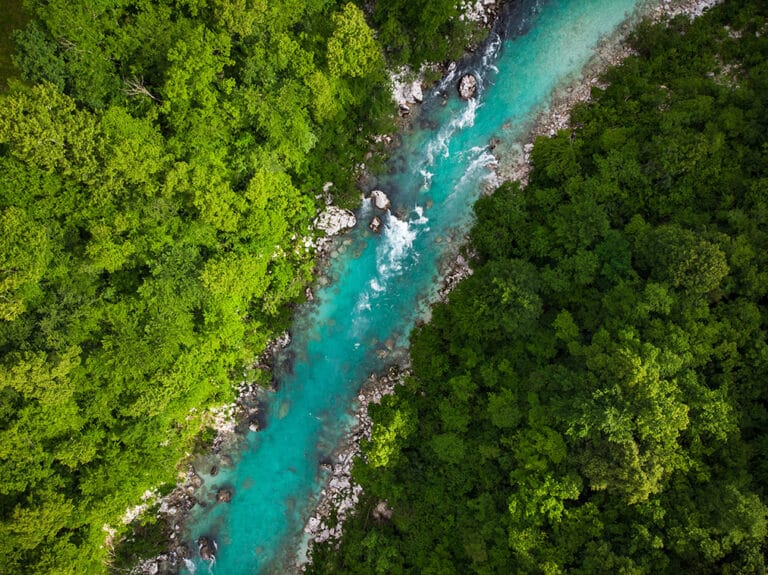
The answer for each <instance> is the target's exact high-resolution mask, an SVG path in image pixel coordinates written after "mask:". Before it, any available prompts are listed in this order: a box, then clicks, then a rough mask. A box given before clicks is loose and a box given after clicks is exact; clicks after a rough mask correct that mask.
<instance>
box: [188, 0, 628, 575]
mask: <svg viewBox="0 0 768 575" xmlns="http://www.w3.org/2000/svg"><path fill="white" fill-rule="evenodd" d="M636 4H638V2H637V0H539V1H533V0H522V1H518V2H516V3H515V4H514V8H513V9H512V10H510V13H509V14H508V18H507V20H506V22H505V24H504V28H505V29H504V30H502V31H500V33H499V34H497V35H494V36H493V37H492V38H491V39H490V42H489V43H488V44H487V46H486V47H485V48H484V50H483V52H482V53H478V54H477V55H476V56H475V57H474V58H472V59H468V60H467V61H466V62H465V63H464V64H463V65H460V66H459V69H458V70H456V71H455V72H454V73H452V74H451V76H449V77H448V78H446V79H445V80H444V81H443V82H442V83H441V84H440V85H439V86H438V87H436V89H435V90H433V91H432V92H431V93H430V94H427V95H426V98H425V102H424V104H423V107H422V111H421V114H420V116H419V118H418V119H417V120H416V122H415V127H414V130H413V131H412V132H410V133H407V134H404V135H403V141H402V145H401V146H400V147H399V148H398V150H397V152H396V154H395V155H394V157H393V158H392V159H391V161H390V164H389V173H388V174H387V175H386V176H384V177H381V178H380V179H379V181H378V182H377V187H379V188H381V189H383V190H384V191H385V192H386V193H387V194H388V195H389V197H390V198H391V200H392V208H391V213H387V214H383V215H382V218H383V220H384V224H385V225H384V228H383V230H382V232H381V234H380V235H376V234H373V233H372V232H370V231H369V230H368V229H367V223H368V221H369V220H370V218H371V217H372V215H373V214H372V207H371V206H370V205H368V204H367V203H366V204H364V205H363V206H362V208H361V209H360V213H359V214H358V220H359V223H358V226H357V228H356V229H354V230H353V231H352V232H351V233H348V234H346V235H345V236H343V237H341V238H339V239H338V240H337V251H338V252H339V255H338V257H335V258H334V259H333V261H332V262H331V264H330V265H331V270H330V276H331V278H332V281H331V282H330V283H329V284H328V285H326V286H318V287H317V288H316V290H315V302H314V303H313V304H309V305H307V306H305V307H304V308H303V309H301V310H300V311H299V312H298V314H297V316H296V318H295V322H294V325H293V327H292V335H293V341H292V343H291V345H290V346H289V347H288V348H287V349H286V350H285V353H286V354H288V355H289V356H290V358H289V359H290V361H284V362H282V365H284V366H285V367H283V368H280V369H278V373H276V378H277V380H278V382H279V386H278V391H277V392H275V393H274V394H273V396H272V397H271V399H270V402H269V406H268V413H267V423H268V424H267V427H266V428H265V429H263V430H262V431H260V432H258V433H250V434H249V435H248V436H247V438H246V439H245V440H244V444H243V446H242V450H241V452H240V453H239V455H238V457H237V458H236V460H235V465H234V466H232V467H231V468H228V469H222V470H221V471H219V473H218V475H216V476H215V477H210V476H207V475H205V474H202V477H203V479H204V480H205V487H204V489H205V490H206V492H207V494H208V498H207V501H209V503H208V505H206V506H205V507H201V506H197V507H196V508H195V509H194V510H193V512H192V517H191V520H190V522H189V524H188V533H187V534H186V537H188V540H189V541H190V547H193V548H195V549H196V546H195V545H194V541H195V540H196V539H197V538H198V537H199V536H201V535H207V536H211V537H213V538H215V540H216V542H217V545H218V550H217V559H216V561H215V563H214V564H213V565H209V564H208V563H206V562H203V561H201V560H199V559H197V560H196V561H190V562H189V563H188V564H187V569H188V570H189V571H190V572H192V571H196V572H197V573H209V572H211V573H214V574H220V575H241V574H257V573H285V572H286V567H285V565H287V564H289V562H290V560H292V559H294V558H295V557H296V554H297V553H299V552H300V549H301V532H302V527H303V525H304V523H305V521H306V519H307V517H308V514H309V513H310V512H311V511H312V509H313V505H314V503H315V502H316V501H317V497H318V493H319V491H320V489H321V488H322V485H323V482H324V480H325V479H326V476H325V472H324V471H323V470H322V468H321V466H320V462H321V461H322V460H323V458H327V457H329V456H330V455H331V454H332V452H333V451H334V449H335V448H336V447H337V445H338V444H339V442H340V440H341V437H342V435H343V434H344V431H345V429H346V428H347V427H348V426H349V424H350V415H349V414H350V413H351V412H352V410H353V408H354V403H353V402H354V401H355V398H356V395H357V392H358V390H359V388H360V386H361V384H362V383H363V382H364V381H365V380H366V378H367V376H368V375H369V374H370V373H371V372H380V371H383V370H384V369H386V368H387V367H388V366H389V365H391V364H392V363H394V362H395V361H396V359H397V357H398V354H399V355H400V356H401V357H402V355H403V354H404V353H406V352H407V349H406V348H407V343H408V334H409V332H410V331H411V328H412V327H413V325H414V322H415V321H416V320H417V319H419V318H420V317H424V316H425V315H426V313H427V312H428V304H429V302H430V301H432V300H434V297H435V295H436V292H437V289H438V287H439V281H440V277H439V269H440V264H441V261H443V260H444V258H446V257H447V255H449V254H450V253H452V251H453V250H455V247H456V245H457V243H459V242H461V240H462V238H463V237H464V235H465V233H466V232H467V230H468V228H469V226H470V224H471V221H472V204H473V203H474V201H475V200H476V199H477V197H478V196H479V195H480V194H481V193H482V189H483V186H484V185H486V183H487V181H488V179H489V178H492V177H493V171H492V166H493V163H494V161H495V160H494V157H493V155H492V154H491V152H490V149H489V142H490V140H491V139H492V138H500V139H501V140H503V141H505V142H507V143H508V142H514V141H516V140H519V139H520V138H522V137H523V136H524V135H525V134H526V132H527V130H528V129H529V128H530V123H531V121H532V120H533V118H534V117H535V115H536V114H537V113H538V112H539V111H540V110H541V109H542V108H543V107H545V106H546V105H547V104H548V102H549V100H550V98H551V96H552V94H553V92H554V91H555V90H556V89H557V88H558V87H562V86H563V85H564V84H566V83H569V82H572V81H574V80H575V79H577V78H578V76H579V75H580V72H581V70H582V68H583V66H584V65H585V64H586V63H587V62H588V60H589V59H590V57H591V56H592V55H593V53H594V50H595V47H596V45H597V43H598V41H599V39H600V38H601V37H604V36H605V35H606V34H610V33H611V32H612V31H613V30H615V29H616V27H617V26H619V25H620V24H621V23H622V22H623V21H624V20H625V19H626V18H627V17H628V16H629V15H630V14H631V13H632V12H633V10H634V9H635V8H636ZM466 71H471V72H473V73H474V74H475V75H476V77H477V78H478V79H479V80H480V82H479V83H480V90H479V93H478V96H477V98H476V99H474V100H470V101H468V102H465V101H462V100H460V99H459V98H458V95H457V94H456V82H457V80H458V78H459V76H460V75H461V74H462V73H464V72H466ZM446 99H447V101H446ZM223 485H228V486H231V487H232V488H233V492H234V495H233V498H232V501H231V502H229V503H219V504H216V503H215V498H214V497H213V494H215V492H216V486H223ZM205 497H206V496H205V492H204V495H203V499H205Z"/></svg>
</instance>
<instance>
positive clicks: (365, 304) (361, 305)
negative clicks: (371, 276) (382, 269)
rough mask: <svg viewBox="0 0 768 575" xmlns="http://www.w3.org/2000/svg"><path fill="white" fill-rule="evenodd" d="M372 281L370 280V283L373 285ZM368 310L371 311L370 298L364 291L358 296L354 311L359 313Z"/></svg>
mask: <svg viewBox="0 0 768 575" xmlns="http://www.w3.org/2000/svg"><path fill="white" fill-rule="evenodd" d="M373 281H374V280H371V283H373ZM371 287H373V285H371ZM376 291H378V290H376ZM370 310H371V296H370V295H369V294H368V292H367V291H364V292H362V293H361V294H360V297H358V298H357V304H356V305H355V311H356V312H358V313H359V312H361V311H370Z"/></svg>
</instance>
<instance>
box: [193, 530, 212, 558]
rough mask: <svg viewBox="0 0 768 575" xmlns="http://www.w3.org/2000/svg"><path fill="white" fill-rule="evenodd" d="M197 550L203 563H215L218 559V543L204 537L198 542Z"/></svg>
mask: <svg viewBox="0 0 768 575" xmlns="http://www.w3.org/2000/svg"><path fill="white" fill-rule="evenodd" d="M197 550H198V552H199V553H200V558H201V559H202V560H203V561H213V560H214V559H215V558H216V542H215V541H214V540H213V539H211V538H210V537H206V536H205V535H203V536H202V537H200V539H198V540H197Z"/></svg>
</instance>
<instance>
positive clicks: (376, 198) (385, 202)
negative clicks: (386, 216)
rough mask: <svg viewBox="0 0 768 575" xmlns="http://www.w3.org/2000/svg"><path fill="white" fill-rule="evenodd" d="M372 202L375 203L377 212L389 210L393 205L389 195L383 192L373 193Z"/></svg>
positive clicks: (374, 191)
mask: <svg viewBox="0 0 768 575" xmlns="http://www.w3.org/2000/svg"><path fill="white" fill-rule="evenodd" d="M371 202H373V206H374V207H375V208H376V209H377V210H388V209H389V207H390V205H391V204H390V202H389V198H388V197H387V194H385V193H384V192H382V191H381V190H373V191H372V192H371Z"/></svg>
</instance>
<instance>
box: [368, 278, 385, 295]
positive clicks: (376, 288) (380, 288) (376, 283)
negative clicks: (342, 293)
mask: <svg viewBox="0 0 768 575" xmlns="http://www.w3.org/2000/svg"><path fill="white" fill-rule="evenodd" d="M368 285H370V286H371V289H372V290H373V291H375V292H383V291H386V289H387V288H386V287H385V286H383V285H381V284H380V283H379V280H378V278H373V279H372V280H371V281H369V282H368Z"/></svg>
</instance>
